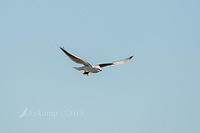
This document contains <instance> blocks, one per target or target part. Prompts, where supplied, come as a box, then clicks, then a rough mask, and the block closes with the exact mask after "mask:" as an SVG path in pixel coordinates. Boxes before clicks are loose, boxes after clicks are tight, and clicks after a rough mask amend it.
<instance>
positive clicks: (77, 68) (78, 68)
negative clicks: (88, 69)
mask: <svg viewBox="0 0 200 133" xmlns="http://www.w3.org/2000/svg"><path fill="white" fill-rule="evenodd" d="M74 69H76V70H78V71H81V70H83V68H82V67H74Z"/></svg>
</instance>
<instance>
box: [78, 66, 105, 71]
mask: <svg viewBox="0 0 200 133" xmlns="http://www.w3.org/2000/svg"><path fill="white" fill-rule="evenodd" d="M74 68H75V69H76V70H79V71H81V70H84V71H85V72H91V73H98V72H101V71H102V69H101V68H100V67H99V66H82V67H74Z"/></svg>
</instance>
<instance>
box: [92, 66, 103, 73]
mask: <svg viewBox="0 0 200 133" xmlns="http://www.w3.org/2000/svg"><path fill="white" fill-rule="evenodd" d="M93 67H94V68H95V69H96V71H98V72H101V71H102V69H101V67H100V66H93Z"/></svg>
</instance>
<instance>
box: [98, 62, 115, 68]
mask: <svg viewBox="0 0 200 133" xmlns="http://www.w3.org/2000/svg"><path fill="white" fill-rule="evenodd" d="M111 65H113V63H105V64H99V66H100V67H106V66H111Z"/></svg>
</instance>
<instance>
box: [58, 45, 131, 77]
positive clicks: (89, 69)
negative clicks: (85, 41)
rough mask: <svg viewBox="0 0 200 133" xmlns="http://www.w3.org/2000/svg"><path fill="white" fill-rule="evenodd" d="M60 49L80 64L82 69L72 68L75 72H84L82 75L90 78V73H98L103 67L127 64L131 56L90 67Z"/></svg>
mask: <svg viewBox="0 0 200 133" xmlns="http://www.w3.org/2000/svg"><path fill="white" fill-rule="evenodd" d="M60 49H61V50H62V51H63V52H64V53H65V54H66V55H67V56H68V57H69V58H70V59H71V60H72V61H74V62H76V63H78V64H82V65H83V66H82V67H74V68H75V69H76V70H78V71H84V73H83V74H84V75H88V76H90V74H91V73H98V72H101V71H102V68H103V67H107V66H114V65H119V64H124V63H126V62H129V61H130V60H131V59H132V58H133V56H131V57H129V58H126V59H123V60H119V61H114V62H112V63H104V64H99V65H95V66H92V65H91V64H89V63H88V62H86V61H84V60H82V59H81V58H79V57H76V56H74V55H72V54H70V53H69V52H67V51H66V50H65V49H64V48H62V47H60Z"/></svg>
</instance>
